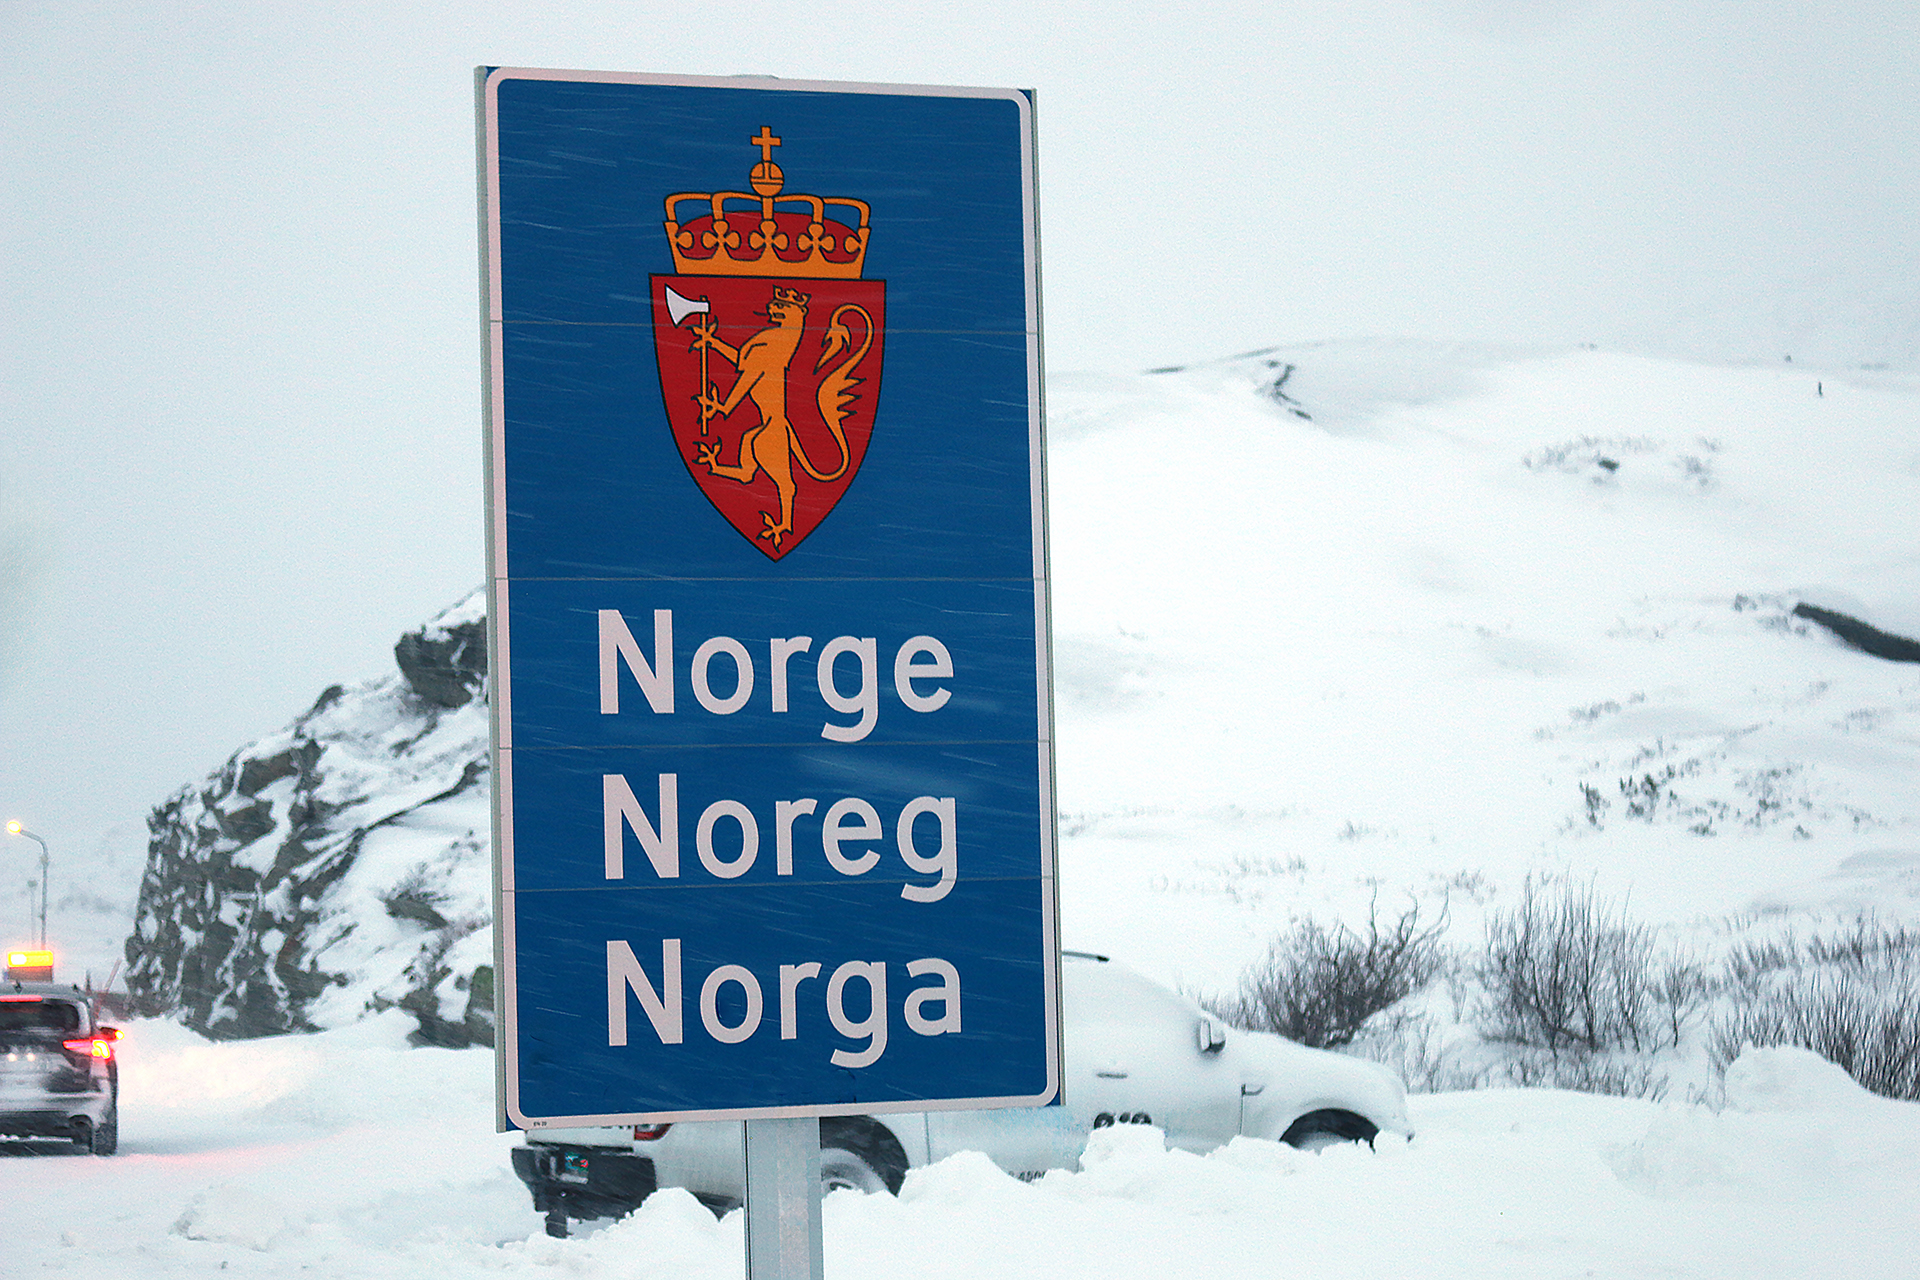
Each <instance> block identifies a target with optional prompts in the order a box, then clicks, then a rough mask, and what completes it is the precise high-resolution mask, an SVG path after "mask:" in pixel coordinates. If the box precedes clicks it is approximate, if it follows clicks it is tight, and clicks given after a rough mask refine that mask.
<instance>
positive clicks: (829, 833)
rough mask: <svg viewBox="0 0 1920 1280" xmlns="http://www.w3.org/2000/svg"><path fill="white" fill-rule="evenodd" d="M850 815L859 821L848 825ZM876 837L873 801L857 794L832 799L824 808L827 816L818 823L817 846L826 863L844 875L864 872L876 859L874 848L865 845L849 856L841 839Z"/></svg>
mask: <svg viewBox="0 0 1920 1280" xmlns="http://www.w3.org/2000/svg"><path fill="white" fill-rule="evenodd" d="M849 815H851V816H852V817H853V818H855V819H856V820H857V821H858V822H859V824H860V825H858V826H850V825H848V823H847V818H848V816H849ZM879 838H880V815H879V813H877V812H876V811H875V810H874V807H873V806H872V805H870V804H868V803H867V802H866V801H865V800H862V799H860V797H858V796H849V797H847V798H846V799H845V800H836V801H834V804H833V807H832V808H831V809H828V810H827V816H826V818H825V820H824V821H822V822H821V824H820V847H821V849H822V851H824V852H825V853H826V855H827V865H828V866H830V867H832V868H833V869H834V870H835V871H838V872H839V873H840V874H841V875H843V876H860V875H865V874H866V873H867V872H869V871H871V870H873V868H874V866H875V865H876V864H878V863H879V861H880V855H879V853H878V852H877V851H875V850H873V849H866V850H862V851H861V852H859V853H857V854H854V855H852V856H848V855H847V854H845V853H842V852H841V851H840V842H841V841H842V840H878V839H879Z"/></svg>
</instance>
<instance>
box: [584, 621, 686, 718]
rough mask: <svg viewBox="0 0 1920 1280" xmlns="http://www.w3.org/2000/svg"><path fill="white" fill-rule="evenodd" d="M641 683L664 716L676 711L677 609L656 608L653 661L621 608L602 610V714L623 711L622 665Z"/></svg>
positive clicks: (650, 702)
mask: <svg viewBox="0 0 1920 1280" xmlns="http://www.w3.org/2000/svg"><path fill="white" fill-rule="evenodd" d="M622 662H625V663H626V664H627V670H628V671H630V672H632V673H633V678H634V679H635V680H636V681H638V682H639V684H640V692H642V693H644V694H646V695H647V705H648V706H650V707H652V708H653V709H654V711H656V712H658V713H660V714H662V715H671V714H673V610H671V609H655V610H654V611H653V661H652V662H648V661H647V660H646V657H645V656H644V655H643V654H642V653H641V652H640V645H639V642H637V641H636V640H635V639H634V638H633V632H631V631H629V630H628V629H627V620H626V619H625V618H623V617H622V616H621V615H620V611H619V610H618V609H602V610H600V714H601V715H603V716H611V715H618V714H619V712H620V664H621V663H622Z"/></svg>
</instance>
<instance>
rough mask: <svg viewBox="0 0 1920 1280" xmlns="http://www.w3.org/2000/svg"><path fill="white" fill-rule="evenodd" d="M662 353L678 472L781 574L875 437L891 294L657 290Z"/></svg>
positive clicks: (666, 280) (656, 338) (874, 290)
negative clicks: (682, 467) (782, 562)
mask: <svg viewBox="0 0 1920 1280" xmlns="http://www.w3.org/2000/svg"><path fill="white" fill-rule="evenodd" d="M652 280H653V345H654V355H655V357H656V359H657V360H658V362H659V366H660V392H661V395H662V396H663V397H664V398H665V400H666V409H667V425H668V427H669V428H670V429H671V430H672V432H673V440H674V445H675V447H676V448H677V449H678V450H679V453H680V461H682V462H684V463H685V464H686V466H687V471H688V473H689V474H690V475H692V476H693V481H694V483H695V484H697V485H699V486H700V492H702V493H704V494H706V495H707V501H709V502H711V503H712V504H713V505H714V509H715V510H717V511H718V512H719V513H720V514H721V515H722V516H725V517H726V520H727V523H728V524H731V525H732V526H733V527H734V528H735V529H737V530H739V532H740V535H741V536H742V537H744V538H746V539H747V541H749V542H751V543H752V544H753V545H754V546H756V547H758V548H760V550H761V551H763V552H765V553H766V554H767V556H768V558H770V559H773V560H778V559H780V557H782V556H784V555H786V554H787V552H789V551H791V550H793V549H794V548H795V547H797V546H799V545H800V543H801V542H802V541H804V540H805V539H806V536H807V535H808V534H810V533H812V532H813V531H814V530H815V529H817V528H818V527H819V526H820V522H821V521H822V520H825V519H826V518H827V513H828V512H830V511H832V510H833V508H834V505H835V504H836V503H838V502H839V501H840V498H841V496H842V495H843V494H845V493H846V491H847V486H848V485H850V484H851V483H853V477H854V476H855V475H856V474H857V473H858V472H859V470H860V463H861V460H862V459H863V458H865V457H866V454H867V442H868V441H869V440H870V439H871V438H872V437H873V418H874V409H875V407H876V405H877V404H878V402H879V398H880V348H881V340H882V338H883V337H884V336H885V333H886V327H887V317H886V282H885V281H884V280H817V279H804V278H785V279H777V278H772V277H760V276H687V275H679V276H654V277H652Z"/></svg>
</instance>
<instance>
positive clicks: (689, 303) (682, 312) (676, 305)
mask: <svg viewBox="0 0 1920 1280" xmlns="http://www.w3.org/2000/svg"><path fill="white" fill-rule="evenodd" d="M712 314H713V304H712V303H711V302H708V301H707V300H706V299H705V298H699V299H694V298H683V297H681V296H680V295H679V294H677V293H675V292H674V291H673V286H672V285H668V286H667V315H668V316H670V317H672V319H673V325H674V328H676V329H677V328H679V327H680V322H681V321H682V320H685V319H686V318H687V317H688V316H705V315H712Z"/></svg>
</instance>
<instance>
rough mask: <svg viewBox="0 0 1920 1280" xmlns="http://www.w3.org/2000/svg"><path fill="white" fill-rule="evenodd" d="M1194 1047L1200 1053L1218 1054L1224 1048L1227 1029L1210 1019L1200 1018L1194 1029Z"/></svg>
mask: <svg viewBox="0 0 1920 1280" xmlns="http://www.w3.org/2000/svg"><path fill="white" fill-rule="evenodd" d="M1193 1038H1194V1045H1195V1047H1197V1048H1198V1049H1199V1050H1200V1052H1202V1053H1218V1052H1220V1050H1222V1049H1224V1048H1226V1045H1227V1029H1226V1027H1224V1026H1222V1025H1221V1024H1220V1023H1219V1022H1217V1021H1216V1020H1214V1019H1212V1018H1202V1019H1200V1022H1199V1024H1198V1025H1197V1026H1196V1027H1195V1028H1194V1037H1193Z"/></svg>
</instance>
